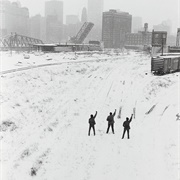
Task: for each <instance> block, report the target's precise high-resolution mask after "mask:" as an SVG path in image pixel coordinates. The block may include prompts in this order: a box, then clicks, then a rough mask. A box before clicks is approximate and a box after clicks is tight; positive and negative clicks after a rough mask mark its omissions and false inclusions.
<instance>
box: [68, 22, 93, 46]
mask: <svg viewBox="0 0 180 180" xmlns="http://www.w3.org/2000/svg"><path fill="white" fill-rule="evenodd" d="M93 26H94V24H93V23H92V22H85V23H84V24H83V25H82V27H81V29H80V30H79V32H78V33H77V35H76V36H75V37H71V39H70V42H72V43H75V44H81V43H83V41H84V39H85V38H86V37H87V35H88V34H89V32H90V31H91V29H92V28H93Z"/></svg>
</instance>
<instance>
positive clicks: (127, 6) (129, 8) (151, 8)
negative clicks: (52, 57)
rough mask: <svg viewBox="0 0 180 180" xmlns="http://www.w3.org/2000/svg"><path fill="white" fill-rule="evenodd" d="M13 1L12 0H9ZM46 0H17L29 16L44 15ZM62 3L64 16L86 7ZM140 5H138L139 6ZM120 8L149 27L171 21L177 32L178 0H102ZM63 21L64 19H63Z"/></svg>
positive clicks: (69, 0) (79, 1) (83, 1)
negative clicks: (137, 17)
mask: <svg viewBox="0 0 180 180" xmlns="http://www.w3.org/2000/svg"><path fill="white" fill-rule="evenodd" d="M10 1H11V2H14V0H10ZM46 1H47V0H38V2H37V1H36V2H34V3H33V1H32V0H19V2H20V3H21V6H22V7H23V6H24V7H27V8H28V9H29V14H30V16H34V15H37V14H41V15H42V16H44V11H45V2H46ZM62 1H63V4H64V17H66V15H78V16H79V18H80V17H81V13H82V9H83V7H86V8H87V4H88V3H87V0H76V1H73V0H62ZM139 5H140V6H139ZM109 9H120V10H121V11H124V12H129V13H130V14H132V16H140V17H142V21H143V23H146V22H147V23H148V24H149V27H150V29H152V28H153V25H157V24H160V23H161V22H162V21H164V20H171V21H172V33H173V34H175V33H176V32H177V28H178V27H180V0H166V1H162V0H159V1H158V2H157V1H155V0H151V1H143V0H134V1H132V0H126V1H122V2H121V1H119V0H104V10H103V11H108V10H109ZM64 23H65V19H64Z"/></svg>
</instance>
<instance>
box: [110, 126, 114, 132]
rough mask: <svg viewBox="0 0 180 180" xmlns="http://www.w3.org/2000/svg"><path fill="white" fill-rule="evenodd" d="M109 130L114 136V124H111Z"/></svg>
mask: <svg viewBox="0 0 180 180" xmlns="http://www.w3.org/2000/svg"><path fill="white" fill-rule="evenodd" d="M111 129H112V132H113V134H114V124H111Z"/></svg>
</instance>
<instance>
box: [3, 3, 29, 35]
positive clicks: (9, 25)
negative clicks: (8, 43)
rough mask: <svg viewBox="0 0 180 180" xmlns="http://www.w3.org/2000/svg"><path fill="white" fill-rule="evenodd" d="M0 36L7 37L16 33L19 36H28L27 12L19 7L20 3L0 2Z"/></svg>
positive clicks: (26, 9) (24, 8)
mask: <svg viewBox="0 0 180 180" xmlns="http://www.w3.org/2000/svg"><path fill="white" fill-rule="evenodd" d="M0 22H1V26H0V34H1V35H7V34H10V33H11V32H16V33H17V34H20V35H25V36H28V35H29V10H28V8H26V7H21V5H20V3H17V2H13V3H11V2H10V1H8V0H2V1H0Z"/></svg>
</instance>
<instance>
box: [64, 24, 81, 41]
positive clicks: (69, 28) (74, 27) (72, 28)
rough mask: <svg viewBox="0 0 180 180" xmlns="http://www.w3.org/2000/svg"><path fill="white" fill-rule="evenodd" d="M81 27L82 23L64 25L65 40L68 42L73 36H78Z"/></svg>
mask: <svg viewBox="0 0 180 180" xmlns="http://www.w3.org/2000/svg"><path fill="white" fill-rule="evenodd" d="M80 28H81V23H77V24H69V25H64V33H63V42H68V41H69V40H70V38H71V37H73V36H76V34H77V33H78V31H79V30H80Z"/></svg>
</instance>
